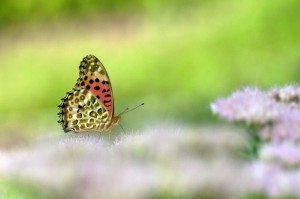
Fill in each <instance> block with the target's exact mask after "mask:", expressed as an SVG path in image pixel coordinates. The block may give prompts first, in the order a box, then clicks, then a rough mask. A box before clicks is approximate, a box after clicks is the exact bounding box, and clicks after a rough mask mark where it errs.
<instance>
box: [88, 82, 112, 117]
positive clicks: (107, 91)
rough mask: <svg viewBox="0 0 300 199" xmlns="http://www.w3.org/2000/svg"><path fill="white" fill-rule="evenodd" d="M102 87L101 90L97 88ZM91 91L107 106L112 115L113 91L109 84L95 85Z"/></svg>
mask: <svg viewBox="0 0 300 199" xmlns="http://www.w3.org/2000/svg"><path fill="white" fill-rule="evenodd" d="M97 87H100V89H99V90H96V89H95V88H97ZM90 91H91V92H92V93H93V94H94V95H95V96H96V97H97V96H99V97H100V98H98V97H97V98H98V99H99V101H100V102H102V104H103V105H104V106H105V108H106V110H107V111H108V112H109V113H110V114H112V111H113V99H112V90H111V87H110V85H109V84H102V83H101V82H99V83H94V84H93V85H92V87H91V89H90Z"/></svg>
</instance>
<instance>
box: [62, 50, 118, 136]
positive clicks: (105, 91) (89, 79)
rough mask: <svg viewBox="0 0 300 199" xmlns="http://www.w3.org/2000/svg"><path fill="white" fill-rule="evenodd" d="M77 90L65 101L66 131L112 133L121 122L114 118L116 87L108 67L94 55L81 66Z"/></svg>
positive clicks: (64, 119)
mask: <svg viewBox="0 0 300 199" xmlns="http://www.w3.org/2000/svg"><path fill="white" fill-rule="evenodd" d="M79 71H80V72H79V78H78V80H77V82H76V84H75V87H74V88H73V89H72V90H71V91H69V92H67V94H66V96H65V97H64V98H62V102H61V104H60V105H59V106H58V107H59V113H58V115H59V121H58V122H59V123H60V124H61V125H62V126H63V129H64V131H65V132H69V131H74V132H86V131H97V132H102V131H108V130H110V129H111V128H112V126H113V125H114V124H118V122H119V121H120V117H119V116H114V104H113V95H112V88H111V84H110V80H109V77H108V75H107V72H106V70H105V68H104V66H103V65H102V64H101V62H100V61H99V60H98V59H97V58H96V57H95V56H93V55H88V56H86V57H85V58H84V59H83V60H82V62H81V63H80V66H79Z"/></svg>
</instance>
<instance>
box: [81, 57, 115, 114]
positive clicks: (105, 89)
mask: <svg viewBox="0 0 300 199" xmlns="http://www.w3.org/2000/svg"><path fill="white" fill-rule="evenodd" d="M79 71H80V72H79V78H78V80H77V83H76V85H75V88H86V89H88V90H90V91H91V92H92V93H93V94H94V95H95V96H96V97H97V98H98V99H99V100H100V101H101V102H102V103H103V104H104V106H105V107H106V110H107V111H108V112H109V114H110V115H111V116H113V114H114V102H113V93H112V87H111V84H110V80H109V77H108V74H107V72H106V70H105V68H104V66H103V64H102V63H101V62H100V61H99V59H98V58H97V57H95V56H94V55H88V56H86V57H85V58H83V60H82V62H81V63H80V66H79Z"/></svg>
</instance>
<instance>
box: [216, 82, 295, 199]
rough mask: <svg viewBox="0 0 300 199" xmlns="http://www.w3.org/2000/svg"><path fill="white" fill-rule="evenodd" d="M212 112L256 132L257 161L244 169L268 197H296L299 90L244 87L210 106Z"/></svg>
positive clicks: (292, 87)
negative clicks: (254, 128) (251, 127)
mask: <svg viewBox="0 0 300 199" xmlns="http://www.w3.org/2000/svg"><path fill="white" fill-rule="evenodd" d="M211 109H212V111H213V113H215V114H217V115H219V116H221V117H222V118H224V119H226V120H227V121H230V122H240V121H244V122H245V123H247V124H248V126H249V125H254V126H255V127H256V129H257V132H255V133H256V136H258V137H259V139H260V140H259V141H258V143H256V144H258V145H259V146H260V148H259V149H258V151H257V156H258V158H257V159H256V160H253V162H252V164H251V166H249V167H248V169H249V173H252V174H253V175H252V178H253V181H252V182H253V183H254V184H255V185H256V186H257V188H258V190H259V191H260V192H262V193H264V194H266V195H267V197H268V198H273V197H274V198H281V197H300V191H299V182H300V87H299V86H298V85H297V84H291V85H287V86H284V87H282V88H280V87H274V88H272V89H271V90H269V91H268V90H266V91H264V90H260V89H258V88H250V87H247V88H244V89H242V90H239V91H236V92H235V93H233V94H232V95H231V96H229V97H228V98H221V99H218V100H217V101H216V102H214V103H212V104H211Z"/></svg>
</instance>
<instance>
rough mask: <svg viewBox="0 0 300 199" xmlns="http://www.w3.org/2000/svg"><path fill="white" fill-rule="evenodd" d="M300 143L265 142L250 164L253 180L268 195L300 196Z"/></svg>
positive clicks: (279, 196) (277, 196) (280, 196)
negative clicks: (256, 157) (256, 158)
mask: <svg viewBox="0 0 300 199" xmlns="http://www.w3.org/2000/svg"><path fill="white" fill-rule="evenodd" d="M299 168H300V145H299V144H296V143H287V142H286V143H281V144H278V143H270V144H265V145H263V147H262V148H261V150H260V152H259V159H258V160H256V161H254V162H253V164H252V165H251V166H250V172H252V173H253V175H252V176H253V182H254V183H255V184H256V185H258V187H260V190H261V191H262V192H263V193H265V194H266V195H267V196H268V197H276V198H282V197H288V196H290V197H300V189H299V183H300V169H299Z"/></svg>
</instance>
